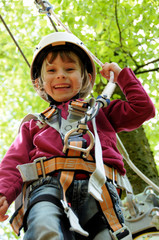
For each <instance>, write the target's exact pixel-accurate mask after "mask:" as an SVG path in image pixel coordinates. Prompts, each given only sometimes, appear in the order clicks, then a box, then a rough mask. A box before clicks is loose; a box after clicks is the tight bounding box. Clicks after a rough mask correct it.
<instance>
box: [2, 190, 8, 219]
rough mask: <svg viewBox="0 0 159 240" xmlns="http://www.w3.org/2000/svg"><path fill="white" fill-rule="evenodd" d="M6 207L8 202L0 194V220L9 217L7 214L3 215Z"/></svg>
mask: <svg viewBox="0 0 159 240" xmlns="http://www.w3.org/2000/svg"><path fill="white" fill-rule="evenodd" d="M8 207H9V204H8V202H7V199H6V197H5V196H3V195H1V194H0V222H3V221H5V220H7V218H8V217H9V216H8V215H5V214H6V212H7V210H8Z"/></svg>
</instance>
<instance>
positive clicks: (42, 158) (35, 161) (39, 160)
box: [34, 157, 46, 178]
mask: <svg viewBox="0 0 159 240" xmlns="http://www.w3.org/2000/svg"><path fill="white" fill-rule="evenodd" d="M44 160H46V157H39V158H36V159H35V160H34V163H35V167H36V164H37V163H38V162H39V163H40V165H41V171H42V177H43V178H46V173H45V167H44ZM37 170H38V169H37Z"/></svg>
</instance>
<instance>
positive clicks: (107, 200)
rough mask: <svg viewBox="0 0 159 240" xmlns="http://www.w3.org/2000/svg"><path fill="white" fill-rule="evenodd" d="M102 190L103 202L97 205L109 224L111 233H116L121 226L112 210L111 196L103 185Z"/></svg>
mask: <svg viewBox="0 0 159 240" xmlns="http://www.w3.org/2000/svg"><path fill="white" fill-rule="evenodd" d="M102 190H103V192H102V199H103V202H99V203H100V206H101V208H102V211H103V213H104V215H105V217H106V219H107V221H108V223H109V226H110V228H111V229H112V231H113V232H116V231H117V230H119V229H121V228H122V227H123V226H122V225H121V223H120V222H119V219H118V217H117V215H116V212H115V210H114V206H113V202H112V199H111V196H110V194H109V191H108V189H107V187H106V185H105V184H104V185H103V187H102Z"/></svg>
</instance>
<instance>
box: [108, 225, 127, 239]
mask: <svg viewBox="0 0 159 240" xmlns="http://www.w3.org/2000/svg"><path fill="white" fill-rule="evenodd" d="M122 226H123V227H122V228H120V229H119V230H117V231H115V232H112V231H111V230H110V235H111V237H112V239H113V240H120V239H121V240H132V234H131V232H130V230H129V228H128V227H127V226H126V225H125V224H122Z"/></svg>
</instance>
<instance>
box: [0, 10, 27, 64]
mask: <svg viewBox="0 0 159 240" xmlns="http://www.w3.org/2000/svg"><path fill="white" fill-rule="evenodd" d="M0 19H1V21H2V23H3V25H4V26H5V28H6V29H7V31H8V33H9V35H10V36H11V38H12V39H13V41H14V43H15V45H16V46H17V48H18V49H19V51H20V53H21V55H22V56H23V58H24V60H25V62H26V63H27V65H28V67H29V68H30V64H29V62H28V60H27V58H26V57H25V55H24V53H23V51H22V50H21V48H20V46H19V44H18V43H17V41H16V40H15V38H14V36H13V34H12V33H11V31H10V29H9V27H8V26H7V24H6V22H5V21H4V19H3V17H2V15H0Z"/></svg>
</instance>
